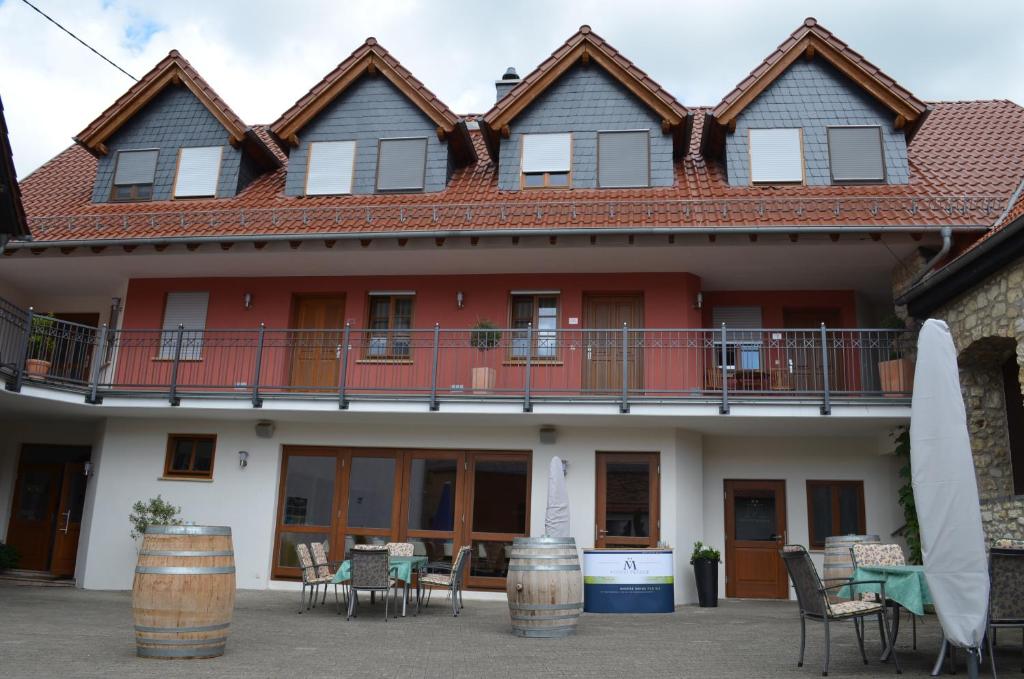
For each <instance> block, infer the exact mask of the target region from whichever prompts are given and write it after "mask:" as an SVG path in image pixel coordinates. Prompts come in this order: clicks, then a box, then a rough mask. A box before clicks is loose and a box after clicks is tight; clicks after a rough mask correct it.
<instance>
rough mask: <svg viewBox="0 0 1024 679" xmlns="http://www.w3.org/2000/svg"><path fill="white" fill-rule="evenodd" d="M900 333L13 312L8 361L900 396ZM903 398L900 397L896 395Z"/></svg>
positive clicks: (335, 392) (137, 385)
mask: <svg viewBox="0 0 1024 679" xmlns="http://www.w3.org/2000/svg"><path fill="white" fill-rule="evenodd" d="M909 341H910V338H909V337H908V336H907V333H905V332H903V331H896V330H873V329H834V328H826V327H825V326H821V327H819V328H808V329H772V328H764V329H760V328H730V327H727V326H725V325H722V326H721V327H719V328H697V329H658V328H631V327H628V326H625V325H624V326H622V327H621V328H610V329H589V328H588V329H578V328H572V329H565V328H543V329H540V328H534V327H532V326H526V327H521V328H503V329H483V330H482V329H466V328H460V329H454V328H442V327H440V326H434V327H433V328H425V329H422V328H410V329H390V330H376V329H367V328H356V327H353V326H351V325H346V326H345V327H344V328H339V329H336V330H323V329H303V328H293V329H278V328H267V327H264V326H263V325H260V326H259V327H257V328H248V329H232V330H227V329H190V328H185V327H178V328H175V329H169V330H167V329H122V330H110V329H108V328H106V327H105V326H101V327H99V328H93V327H90V326H85V325H80V324H77V323H70V322H67V321H61V320H58V319H55V318H51V317H48V316H40V315H38V314H35V313H33V312H32V311H31V310H29V311H27V312H24V311H21V310H18V309H17V308H16V307H12V306H11V305H0V370H3V371H4V372H5V373H6V374H7V377H8V380H7V388H8V389H10V390H14V391H18V390H20V389H21V387H22V386H23V385H25V384H27V383H32V384H39V385H46V386H50V387H54V388H61V389H67V390H73V391H76V392H80V393H83V394H84V395H85V398H86V400H87V401H89V402H92V403H98V402H100V401H101V400H102V398H103V396H105V395H118V396H138V395H142V396H150V397H153V396H157V397H163V398H166V399H168V401H169V402H170V403H171V404H172V405H177V404H179V403H180V401H181V399H182V398H212V397H217V398H239V399H243V398H244V399H248V400H249V401H251V403H252V405H253V406H254V407H260V406H261V405H262V403H263V400H264V399H266V398H285V397H287V398H308V399H334V400H336V401H337V402H338V405H339V407H341V408H347V407H348V405H349V403H351V402H352V401H356V400H398V399H401V400H410V401H421V402H424V403H426V404H428V405H429V407H430V408H431V409H432V410H437V409H438V408H439V407H440V406H441V404H442V403H446V402H449V403H450V402H456V401H494V402H516V403H521V404H522V407H523V409H524V410H526V411H529V410H531V409H532V407H533V404H534V403H536V402H541V401H562V402H591V403H612V404H617V405H618V406H619V409H620V410H621V411H622V412H628V411H629V408H630V405H631V404H634V403H674V402H704V403H716V404H718V406H719V409H720V411H721V412H722V413H728V412H729V409H730V404H732V403H736V402H754V401H760V402H770V403H785V402H801V403H815V404H819V405H820V406H821V411H822V413H825V414H827V413H829V412H830V410H831V405H832V403H833V402H835V401H840V400H843V401H850V400H855V401H857V402H865V401H866V400H871V399H874V400H876V402H884V403H898V402H903V401H905V399H907V398H909V396H910V390H911V380H912V373H910V372H908V370H907V368H906V365H907V364H906V361H904V360H902V359H901V357H902V356H903V355H904V354H905V353H906V351H905V350H906V349H907V348H908V347H907V343H908V342H909ZM897 399H902V401H901V400H897Z"/></svg>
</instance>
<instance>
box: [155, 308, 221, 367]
mask: <svg viewBox="0 0 1024 679" xmlns="http://www.w3.org/2000/svg"><path fill="white" fill-rule="evenodd" d="M209 301H210V293H208V292H169V293H167V303H166V305H165V306H164V322H163V325H162V326H161V328H162V329H163V332H162V333H160V358H163V359H173V358H174V357H175V355H176V353H177V347H178V326H179V325H180V326H181V327H182V333H181V354H180V356H181V358H182V359H183V360H186V361H198V360H199V359H201V358H202V357H203V333H204V331H205V329H206V307H207V305H208V304H209Z"/></svg>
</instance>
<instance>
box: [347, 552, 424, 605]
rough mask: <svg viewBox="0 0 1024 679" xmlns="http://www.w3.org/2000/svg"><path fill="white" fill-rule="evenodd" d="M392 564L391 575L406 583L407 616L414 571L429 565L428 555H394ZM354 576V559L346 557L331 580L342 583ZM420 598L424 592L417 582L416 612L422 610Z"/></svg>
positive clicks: (404, 599)
mask: <svg viewBox="0 0 1024 679" xmlns="http://www.w3.org/2000/svg"><path fill="white" fill-rule="evenodd" d="M388 564H389V565H390V571H391V577H393V578H394V579H396V580H401V581H402V582H403V583H404V590H405V591H404V593H403V596H402V617H403V618H404V617H405V604H406V602H407V601H408V600H409V585H410V584H411V583H412V574H413V572H414V571H415V572H417V573H419V572H422V571H423V569H424V568H426V567H427V557H425V556H392V557H390V558H389V559H388ZM351 578H352V561H351V560H350V559H345V560H344V561H342V562H341V563H340V564H338V571H337V572H336V573H335V574H334V579H333V580H332V581H331V583H332V584H335V585H340V584H341V583H343V582H345V581H346V580H350V579H351ZM420 599H422V592H421V588H420V586H419V582H418V581H417V584H416V613H417V614H419V612H420Z"/></svg>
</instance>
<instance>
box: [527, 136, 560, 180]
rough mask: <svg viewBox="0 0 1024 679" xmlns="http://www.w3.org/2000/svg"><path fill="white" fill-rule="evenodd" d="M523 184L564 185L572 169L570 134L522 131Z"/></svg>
mask: <svg viewBox="0 0 1024 679" xmlns="http://www.w3.org/2000/svg"><path fill="white" fill-rule="evenodd" d="M522 139H523V141H522V144H523V161H522V163H523V164H522V172H523V186H524V187H526V188H540V187H545V186H548V187H567V186H569V173H570V171H571V170H572V135H571V134H568V133H564V134H524V135H523V137H522Z"/></svg>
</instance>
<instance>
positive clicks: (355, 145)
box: [302, 139, 359, 196]
mask: <svg viewBox="0 0 1024 679" xmlns="http://www.w3.org/2000/svg"><path fill="white" fill-rule="evenodd" d="M334 143H349V144H352V172H351V174H350V175H349V178H348V191H346V192H345V193H310V192H309V169H310V167H311V166H312V164H313V150H314V147H315V146H316V145H317V144H334ZM358 153H359V141H358V140H356V139H332V140H330V141H311V142H309V143H308V144H307V145H306V174H305V177H303V182H302V195H304V196H351V195H352V193H353V190H354V189H355V187H356V157H357V154H358Z"/></svg>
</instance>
